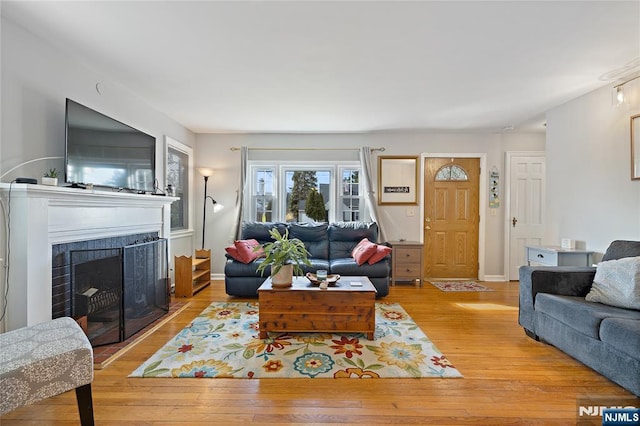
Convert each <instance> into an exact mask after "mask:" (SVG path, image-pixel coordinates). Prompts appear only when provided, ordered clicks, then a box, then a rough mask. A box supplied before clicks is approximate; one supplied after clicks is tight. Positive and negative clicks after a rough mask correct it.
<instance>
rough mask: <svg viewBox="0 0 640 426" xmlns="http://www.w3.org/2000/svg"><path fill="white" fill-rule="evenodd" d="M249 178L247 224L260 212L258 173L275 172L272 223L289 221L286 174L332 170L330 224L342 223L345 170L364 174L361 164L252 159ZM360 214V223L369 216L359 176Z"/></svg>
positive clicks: (249, 165) (245, 217)
mask: <svg viewBox="0 0 640 426" xmlns="http://www.w3.org/2000/svg"><path fill="white" fill-rule="evenodd" d="M247 169H248V176H249V178H248V179H247V181H248V182H247V188H246V189H247V190H246V192H245V200H244V201H245V206H247V208H245V209H244V212H245V213H244V218H243V220H245V221H254V219H255V218H256V217H257V211H256V210H255V204H254V200H255V198H254V197H256V196H257V190H258V188H257V172H258V171H259V170H265V169H272V170H273V189H274V191H273V192H274V194H273V203H272V212H273V213H272V221H273V222H286V211H287V205H286V203H287V197H286V190H287V188H286V173H287V172H295V171H306V170H314V171H329V172H330V183H329V185H330V191H329V194H330V197H329V200H325V203H327V204H328V206H329V212H328V221H329V222H336V221H341V220H338V219H341V218H339V215H340V213H341V212H340V211H339V210H340V208H339V207H340V203H341V202H342V198H343V197H342V194H341V192H340V185H341V184H342V181H341V179H339V177H341V176H342V172H343V170H357V171H358V173H359V174H361V173H362V169H361V166H360V162H359V161H293V160H288V161H269V160H249V161H248V164H247ZM358 183H359V185H360V186H359V188H358V199H359V201H358V202H359V206H360V207H359V212H360V220H362V218H363V217H365V216H366V214H367V211H366V203H365V198H364V194H363V193H362V186H361V185H362V182H361V178H360V175H359V182H358Z"/></svg>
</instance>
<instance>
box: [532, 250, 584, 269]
mask: <svg viewBox="0 0 640 426" xmlns="http://www.w3.org/2000/svg"><path fill="white" fill-rule="evenodd" d="M592 254H593V252H592V251H588V250H577V249H563V248H562V247H557V246H527V248H526V253H525V255H526V258H527V263H528V264H529V265H530V266H591V255H592Z"/></svg>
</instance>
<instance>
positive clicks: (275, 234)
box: [257, 228, 311, 288]
mask: <svg viewBox="0 0 640 426" xmlns="http://www.w3.org/2000/svg"><path fill="white" fill-rule="evenodd" d="M269 235H271V238H273V242H269V243H266V244H264V245H263V246H262V248H263V249H264V253H265V255H266V256H265V258H264V260H263V261H262V263H260V265H258V268H257V270H258V271H259V272H260V273H261V274H263V275H264V271H265V269H267V267H268V266H270V267H271V285H272V286H273V287H274V288H286V287H291V284H292V283H293V274H294V273H295V275H302V274H303V270H302V268H301V267H300V265H301V264H305V265H307V266H311V262H309V259H308V257H307V256H308V254H309V252H308V251H307V249H306V248H305V246H304V243H303V242H302V241H300V240H299V239H297V238H291V239H290V238H289V231H288V230H287V231H285V233H284V235H281V234H280V232H279V231H278V228H273V229H271V231H269Z"/></svg>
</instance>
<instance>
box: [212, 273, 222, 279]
mask: <svg viewBox="0 0 640 426" xmlns="http://www.w3.org/2000/svg"><path fill="white" fill-rule="evenodd" d="M211 279H212V280H219V281H224V273H222V274H211Z"/></svg>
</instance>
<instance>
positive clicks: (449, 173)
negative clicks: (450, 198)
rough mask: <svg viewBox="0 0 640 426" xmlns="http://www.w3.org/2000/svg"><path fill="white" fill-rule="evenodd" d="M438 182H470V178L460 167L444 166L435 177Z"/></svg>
mask: <svg viewBox="0 0 640 426" xmlns="http://www.w3.org/2000/svg"><path fill="white" fill-rule="evenodd" d="M435 180H436V181H447V180H457V181H465V180H469V176H468V175H467V172H466V171H465V170H464V169H463V168H462V167H460V166H456V165H455V164H454V165H448V166H443V167H441V168H440V170H438V172H437V173H436V177H435Z"/></svg>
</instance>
